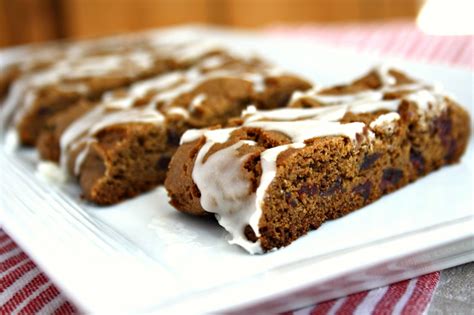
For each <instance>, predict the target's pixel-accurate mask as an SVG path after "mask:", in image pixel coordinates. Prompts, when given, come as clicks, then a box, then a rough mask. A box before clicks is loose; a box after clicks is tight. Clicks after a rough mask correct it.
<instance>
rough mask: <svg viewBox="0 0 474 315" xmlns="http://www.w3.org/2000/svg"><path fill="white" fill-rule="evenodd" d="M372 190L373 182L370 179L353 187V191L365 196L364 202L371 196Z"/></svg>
mask: <svg viewBox="0 0 474 315" xmlns="http://www.w3.org/2000/svg"><path fill="white" fill-rule="evenodd" d="M371 190H372V183H371V182H370V181H366V182H365V183H363V184H360V185H357V186H356V187H354V189H352V192H354V193H356V194H358V195H361V196H362V198H364V202H365V201H366V200H367V199H368V198H369V196H370V192H371Z"/></svg>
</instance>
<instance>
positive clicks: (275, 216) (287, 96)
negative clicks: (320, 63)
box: [0, 34, 470, 253]
mask: <svg viewBox="0 0 474 315" xmlns="http://www.w3.org/2000/svg"><path fill="white" fill-rule="evenodd" d="M316 76H317V74H316ZM346 79H347V78H341V80H346ZM0 93H1V94H0V97H1V98H2V128H3V129H4V133H5V134H7V136H6V138H7V141H8V142H14V143H16V144H17V145H18V146H23V147H35V148H36V149H37V150H38V152H39V156H40V158H41V162H39V164H38V168H39V170H40V171H41V172H43V173H48V172H56V173H58V172H59V173H60V174H63V178H64V179H66V178H67V179H69V180H74V181H77V182H78V184H79V185H80V187H81V189H82V192H83V197H84V198H85V199H86V200H87V201H89V202H93V203H97V204H100V205H111V204H115V203H118V202H120V201H123V200H125V199H127V198H131V197H134V196H137V195H139V194H141V193H143V192H146V191H148V190H151V189H153V188H155V187H157V186H158V185H162V184H165V186H166V189H167V190H168V194H169V198H170V203H171V204H172V205H173V206H174V207H175V208H176V209H178V210H180V211H182V212H186V213H189V214H192V215H198V216H215V217H216V219H217V221H218V223H219V224H220V225H222V226H223V227H224V228H225V229H226V230H227V231H228V232H229V233H230V235H231V237H232V240H231V242H232V243H235V244H238V245H240V246H241V247H243V248H244V249H246V250H247V251H249V252H250V253H262V252H267V251H270V250H273V249H276V248H280V247H283V246H286V245H288V244H290V243H291V242H292V241H294V240H296V239H297V238H299V237H300V236H302V235H304V234H306V233H307V232H308V231H310V230H313V229H316V228H318V227H319V226H320V225H321V224H322V223H323V222H324V221H326V220H331V219H336V218H338V217H341V216H343V215H345V214H347V213H349V212H351V211H354V210H356V209H359V208H361V207H363V206H364V205H366V204H368V203H371V202H373V201H375V200H376V199H378V198H380V197H381V196H382V195H384V194H387V193H389V192H391V191H394V190H396V189H398V188H400V187H402V186H404V185H406V184H408V183H410V182H412V181H414V180H416V179H417V178H419V177H420V176H423V175H426V174H427V173H429V172H431V171H433V170H436V169H438V168H439V167H441V166H443V165H446V164H450V163H455V162H458V161H459V159H460V157H461V156H462V154H463V152H464V151H465V149H466V146H467V143H468V139H469V135H470V130H469V128H470V122H469V116H468V114H467V113H466V111H465V110H464V109H462V107H460V106H459V105H458V104H456V103H455V101H453V100H452V99H451V98H449V97H448V96H447V95H446V94H445V93H443V92H442V91H441V90H440V89H439V88H436V87H434V86H432V85H429V84H426V83H423V82H420V81H417V80H414V79H412V78H410V77H408V76H407V75H405V74H404V73H402V72H400V71H398V70H396V69H391V68H386V67H378V68H375V69H373V70H371V71H370V72H369V73H367V74H366V75H364V76H362V77H361V78H359V79H357V80H355V81H353V82H351V83H349V84H344V85H340V86H333V87H319V86H316V85H314V84H313V83H312V82H309V81H307V80H305V79H303V78H301V77H300V76H298V75H295V74H291V73H290V72H288V71H286V70H284V69H281V68H279V67H277V66H275V65H273V64H271V63H270V62H268V61H266V60H264V59H262V58H260V57H255V56H249V55H239V54H236V53H235V52H233V51H232V50H230V49H228V48H223V47H222V46H219V45H216V44H214V43H209V42H206V41H204V42H203V41H197V40H193V39H186V40H184V39H179V38H178V39H175V38H172V37H170V36H164V35H163V36H160V35H154V34H153V35H151V34H143V35H139V36H130V37H122V38H116V39H106V40H96V41H91V42H87V43H63V44H54V45H48V46H47V47H39V48H32V49H31V50H30V51H29V53H28V58H27V60H26V61H25V60H18V61H16V62H12V63H11V64H9V65H7V66H6V67H3V66H2V72H1V74H0ZM159 210H160V209H157V211H159Z"/></svg>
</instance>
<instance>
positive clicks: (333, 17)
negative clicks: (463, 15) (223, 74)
mask: <svg viewBox="0 0 474 315" xmlns="http://www.w3.org/2000/svg"><path fill="white" fill-rule="evenodd" d="M423 2H424V1H423V0H0V46H3V47H4V46H11V45H18V44H24V43H31V42H41V41H45V40H52V39H59V38H87V37H96V36H103V35H110V34H117V33H123V32H130V31H138V30H144V29H150V28H154V27H161V26H169V25H176V24H184V23H208V24H214V25H221V26H230V27H243V28H256V27H263V26H268V25H272V24H276V23H285V24H301V23H312V22H316V23H328V22H330V23H338V22H339V23H340V22H365V21H376V20H392V19H411V20H413V19H415V17H416V16H417V14H418V12H419V10H420V7H421V6H422V4H423ZM448 2H449V1H448Z"/></svg>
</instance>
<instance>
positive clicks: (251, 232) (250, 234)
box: [244, 225, 258, 243]
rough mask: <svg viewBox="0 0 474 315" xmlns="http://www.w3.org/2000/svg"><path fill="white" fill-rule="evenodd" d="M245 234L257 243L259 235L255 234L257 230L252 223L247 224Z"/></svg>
mask: <svg viewBox="0 0 474 315" xmlns="http://www.w3.org/2000/svg"><path fill="white" fill-rule="evenodd" d="M244 235H245V237H246V238H247V239H248V240H249V241H251V242H253V243H255V242H256V241H257V239H258V238H257V235H255V231H254V230H253V229H252V227H251V226H250V225H246V226H245V229H244Z"/></svg>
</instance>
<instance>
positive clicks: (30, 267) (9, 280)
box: [0, 260, 36, 292]
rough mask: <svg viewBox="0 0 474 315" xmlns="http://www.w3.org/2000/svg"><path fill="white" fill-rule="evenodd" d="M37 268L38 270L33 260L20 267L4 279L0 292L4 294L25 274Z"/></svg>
mask: <svg viewBox="0 0 474 315" xmlns="http://www.w3.org/2000/svg"><path fill="white" fill-rule="evenodd" d="M35 268H36V265H35V264H34V263H33V262H32V261H31V260H28V261H27V262H26V263H25V264H23V265H21V266H18V267H16V268H15V269H13V270H12V271H10V272H9V273H8V274H7V275H6V276H4V277H3V278H2V285H1V286H0V288H1V289H0V292H4V291H5V290H7V289H8V288H9V287H10V286H11V285H13V284H14V283H15V282H16V281H17V280H18V279H20V278H21V277H22V276H23V275H24V274H26V273H27V272H28V271H30V270H33V269H35Z"/></svg>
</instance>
